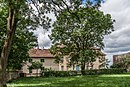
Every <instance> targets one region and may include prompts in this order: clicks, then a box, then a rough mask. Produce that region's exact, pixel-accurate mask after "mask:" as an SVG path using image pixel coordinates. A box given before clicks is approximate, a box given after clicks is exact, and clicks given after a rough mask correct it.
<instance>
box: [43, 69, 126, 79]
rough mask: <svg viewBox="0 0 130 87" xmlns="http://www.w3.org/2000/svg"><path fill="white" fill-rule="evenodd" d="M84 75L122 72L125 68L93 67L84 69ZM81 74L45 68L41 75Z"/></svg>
mask: <svg viewBox="0 0 130 87" xmlns="http://www.w3.org/2000/svg"><path fill="white" fill-rule="evenodd" d="M83 72H84V75H101V74H122V73H125V72H127V71H126V69H119V68H115V69H114V68H113V69H94V70H84V71H83ZM79 74H81V71H53V70H47V71H44V72H43V74H42V76H45V77H49V76H54V77H67V76H77V75H79Z"/></svg>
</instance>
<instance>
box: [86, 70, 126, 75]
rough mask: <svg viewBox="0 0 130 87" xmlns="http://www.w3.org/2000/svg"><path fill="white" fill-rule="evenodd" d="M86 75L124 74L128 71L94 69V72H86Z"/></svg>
mask: <svg viewBox="0 0 130 87" xmlns="http://www.w3.org/2000/svg"><path fill="white" fill-rule="evenodd" d="M84 72H85V75H100V74H122V73H125V72H127V71H126V69H119V68H113V69H94V70H85V71H84Z"/></svg>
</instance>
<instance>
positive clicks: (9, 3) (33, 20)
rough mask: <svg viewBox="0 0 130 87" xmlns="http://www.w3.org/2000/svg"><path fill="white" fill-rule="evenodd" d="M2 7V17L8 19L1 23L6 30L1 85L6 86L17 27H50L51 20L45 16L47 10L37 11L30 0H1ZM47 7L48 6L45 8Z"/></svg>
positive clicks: (1, 57) (1, 60)
mask: <svg viewBox="0 0 130 87" xmlns="http://www.w3.org/2000/svg"><path fill="white" fill-rule="evenodd" d="M33 1H34V2H35V3H34V4H35V5H34V6H37V7H39V5H37V4H38V3H39V2H38V1H37V2H36V1H35V0H33ZM0 7H2V8H0V10H2V18H4V17H3V16H5V18H6V19H7V20H5V21H3V20H2V21H0V22H1V23H0V24H2V27H3V28H2V30H3V31H4V32H6V33H4V37H3V39H2V40H3V41H2V42H3V43H1V45H3V47H2V50H1V56H0V87H6V67H7V65H8V64H7V61H8V56H9V53H10V50H11V45H12V41H13V36H14V35H15V31H16V28H21V27H22V28H24V29H28V30H29V29H32V30H34V29H36V27H38V26H41V25H43V26H44V28H49V27H50V24H49V22H50V21H51V20H50V19H49V18H48V17H43V16H44V13H45V12H41V11H40V12H38V10H39V9H40V8H38V9H37V10H36V11H35V10H34V8H32V2H29V1H28V0H27V1H26V0H0ZM47 7H48V6H46V7H45V8H44V9H46V8H47ZM44 11H45V10H44ZM4 12H5V13H4ZM36 12H37V13H36ZM46 12H47V11H46ZM40 16H41V17H40ZM0 19H1V18H0ZM23 19H24V20H23ZM25 20H26V21H25ZM21 23H22V24H21ZM23 23H24V24H23ZM2 34H3V33H2Z"/></svg>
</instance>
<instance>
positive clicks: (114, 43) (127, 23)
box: [101, 0, 130, 54]
mask: <svg viewBox="0 0 130 87" xmlns="http://www.w3.org/2000/svg"><path fill="white" fill-rule="evenodd" d="M101 10H102V11H103V12H105V13H109V14H111V15H112V18H113V19H115V20H116V22H115V24H114V29H115V31H114V32H112V33H111V34H110V35H108V36H106V37H105V39H104V43H105V49H104V51H105V52H106V53H110V54H113V53H122V52H127V51H129V50H130V40H129V37H130V33H129V32H130V1H129V0H106V2H105V3H103V4H102V7H101Z"/></svg>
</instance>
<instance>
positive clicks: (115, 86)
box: [7, 74, 130, 87]
mask: <svg viewBox="0 0 130 87" xmlns="http://www.w3.org/2000/svg"><path fill="white" fill-rule="evenodd" d="M7 85H8V87H130V74H118V75H99V76H94V75H93V76H75V77H57V78H56V77H49V78H43V77H30V78H20V79H17V80H13V81H12V82H10V83H8V84H7Z"/></svg>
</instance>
